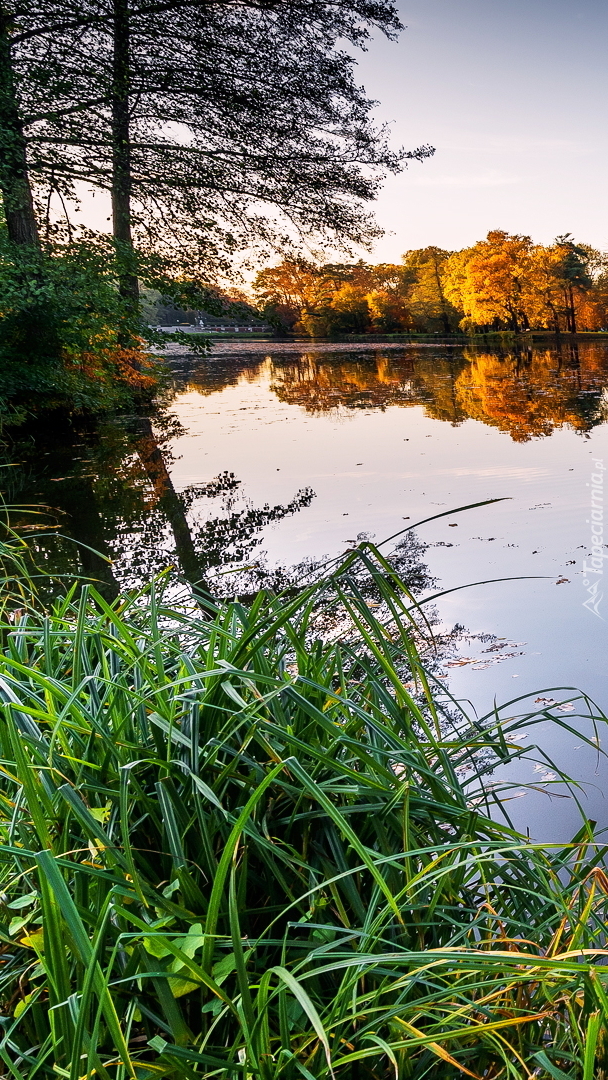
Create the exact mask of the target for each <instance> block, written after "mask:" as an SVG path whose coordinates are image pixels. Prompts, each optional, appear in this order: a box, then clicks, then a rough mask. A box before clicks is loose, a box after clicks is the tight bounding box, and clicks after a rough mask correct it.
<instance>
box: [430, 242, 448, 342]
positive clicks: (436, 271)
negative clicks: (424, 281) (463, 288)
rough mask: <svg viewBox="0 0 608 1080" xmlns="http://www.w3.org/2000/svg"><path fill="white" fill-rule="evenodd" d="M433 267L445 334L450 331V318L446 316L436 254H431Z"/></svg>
mask: <svg viewBox="0 0 608 1080" xmlns="http://www.w3.org/2000/svg"><path fill="white" fill-rule="evenodd" d="M433 269H434V271H435V281H436V282H437V292H438V293H439V303H440V305H441V321H442V323H443V329H444V330H445V332H446V334H449V333H450V320H449V318H448V313H447V308H446V302H445V296H444V295H443V287H442V284H441V277H440V274H439V266H438V260H437V256H436V255H435V256H433Z"/></svg>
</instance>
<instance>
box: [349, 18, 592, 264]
mask: <svg viewBox="0 0 608 1080" xmlns="http://www.w3.org/2000/svg"><path fill="white" fill-rule="evenodd" d="M400 11H401V19H402V22H403V23H404V24H406V27H407V28H406V29H405V30H404V32H403V33H402V35H401V37H400V39H399V41H398V42H397V43H395V42H388V41H386V39H384V38H382V37H381V36H380V35H378V36H377V37H375V38H374V40H373V41H372V43H371V44H370V47H369V50H368V52H367V53H366V54H363V55H359V57H358V61H359V81H360V82H362V83H363V84H364V86H365V88H366V90H367V92H368V94H369V96H370V97H373V98H374V99H376V100H379V102H380V104H379V106H378V108H377V109H376V111H375V115H376V117H377V118H378V119H379V120H381V121H386V122H388V123H390V125H391V133H392V135H391V138H392V141H393V142H394V143H396V144H397V145H403V146H404V147H405V148H406V149H413V148H415V147H416V146H418V145H420V144H422V143H431V144H432V145H433V146H434V147H435V148H436V152H435V156H434V157H433V158H432V159H431V160H429V161H426V162H424V163H423V164H419V163H417V162H413V163H411V164H410V166H409V168H408V170H407V172H405V173H404V174H402V175H400V176H397V177H390V178H389V179H388V180H387V181H386V183H385V185H384V189H383V191H382V192H381V194H380V196H379V198H378V200H377V203H376V207H375V209H376V214H377V218H378V221H379V223H380V225H381V226H382V227H383V228H384V229H385V230H386V235H385V236H384V237H383V239H382V240H381V241H380V242H379V243H378V244H377V246H376V248H375V252H374V254H375V257H376V259H378V260H382V261H384V260H386V261H397V260H398V259H399V258H400V256H401V255H402V253H403V252H404V251H406V250H408V249H409V248H416V247H424V246H426V245H427V244H436V245H438V246H439V247H444V248H448V249H458V248H462V247H465V246H467V245H469V244H472V243H474V242H475V241H476V240H478V239H481V238H483V237H484V236H485V235H486V233H487V232H488V230H489V229H505V230H507V231H508V232H515V233H525V234H528V235H531V236H532V237H533V239H534V240H536V241H538V242H540V243H548V242H550V241H551V240H552V239H553V238H554V237H555V236H556V235H558V234H562V233H566V232H570V233H572V234H573V235H574V236H575V237H576V239H577V240H581V241H585V242H587V243H590V244H593V245H594V246H596V247H599V248H602V249H608V191H607V184H606V180H607V173H608V129H607V125H606V110H607V105H608V64H607V62H606V47H607V45H608V3H606V0H404V2H402V3H401V4H400Z"/></svg>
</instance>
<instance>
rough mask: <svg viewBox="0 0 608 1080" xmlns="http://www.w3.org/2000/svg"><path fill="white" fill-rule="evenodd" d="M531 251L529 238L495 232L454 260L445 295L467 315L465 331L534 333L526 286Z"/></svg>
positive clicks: (465, 317)
mask: <svg viewBox="0 0 608 1080" xmlns="http://www.w3.org/2000/svg"><path fill="white" fill-rule="evenodd" d="M531 249H532V240H531V239H530V237H529V236H519V235H513V236H511V235H509V234H508V233H506V232H503V231H502V230H499V229H495V230H494V231H493V232H489V233H488V235H487V237H486V239H485V240H481V241H479V242H478V243H477V244H475V245H474V246H473V247H471V248H466V249H465V250H464V251H460V252H457V253H455V254H454V255H453V256H452V257H451V258H450V260H449V263H448V267H447V273H446V278H445V295H446V297H447V299H448V300H449V301H450V302H451V303H452V304H453V305H454V307H455V308H457V309H458V310H460V311H462V312H463V314H464V328H467V327H469V326H486V327H492V326H495V327H497V328H498V327H500V326H501V325H502V326H507V327H508V329H510V330H513V331H514V332H515V333H518V332H519V331H521V330H528V329H530V320H529V318H528V311H527V302H526V287H525V283H526V278H527V276H528V275H529V264H530V253H531ZM461 325H463V323H462V322H461Z"/></svg>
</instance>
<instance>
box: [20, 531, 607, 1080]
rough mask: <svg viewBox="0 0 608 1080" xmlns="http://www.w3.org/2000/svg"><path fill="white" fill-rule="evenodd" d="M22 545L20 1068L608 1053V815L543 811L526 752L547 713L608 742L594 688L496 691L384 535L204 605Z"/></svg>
mask: <svg viewBox="0 0 608 1080" xmlns="http://www.w3.org/2000/svg"><path fill="white" fill-rule="evenodd" d="M0 555H1V556H2V561H3V569H4V582H3V585H2V592H3V597H4V601H5V607H4V616H3V623H2V626H1V627H0V633H1V649H0V707H1V709H2V713H3V724H2V727H1V728H0V752H1V755H2V769H1V771H0V850H1V851H2V868H1V871H0V872H1V875H2V883H1V896H0V905H1V906H0V942H1V946H0V948H1V956H2V966H1V967H0V993H1V995H2V1000H3V1009H2V1013H3V1016H2V1034H1V1035H0V1058H1V1059H2V1061H3V1063H4V1069H5V1073H6V1075H7V1076H9V1075H10V1076H12V1077H14V1078H15V1080H34V1077H36V1078H40V1077H45V1076H48V1077H49V1078H51V1077H56V1076H57V1075H59V1076H61V1077H65V1078H66V1080H67V1078H68V1077H83V1076H85V1077H92V1076H99V1077H104V1078H105V1080H110V1078H111V1080H114V1078H115V1077H116V1078H117V1080H126V1078H127V1077H130V1078H132V1080H152V1078H154V1077H157V1078H161V1077H167V1078H172V1080H196V1078H199V1077H200V1078H201V1080H205V1078H209V1080H210V1078H212V1077H214V1078H215V1077H217V1078H219V1080H237V1078H238V1080H241V1078H243V1080H244V1078H245V1077H251V1078H255V1080H296V1078H299V1077H301V1076H304V1077H308V1078H311V1077H313V1078H314V1080H333V1078H335V1080H340V1078H341V1077H343V1078H344V1080H352V1078H353V1077H356V1078H358V1080H362V1078H367V1077H369V1078H372V1077H374V1078H381V1080H385V1078H386V1080H389V1078H390V1077H396V1078H397V1080H401V1078H405V1077H412V1078H420V1080H422V1078H423V1077H428V1078H430V1080H448V1078H453V1080H456V1078H458V1077H461V1076H463V1075H465V1076H471V1077H476V1078H479V1080H481V1078H490V1077H491V1078H493V1080H498V1078H500V1080H502V1078H504V1080H507V1078H514V1077H518V1078H519V1077H524V1076H525V1077H532V1076H534V1077H538V1078H539V1080H555V1078H556V1077H558V1078H559V1080H563V1078H568V1080H600V1078H603V1077H605V1076H606V1075H607V1074H608V1045H607V1034H608V1031H607V1023H608V968H606V966H605V958H606V956H607V955H608V952H607V950H606V931H605V925H606V908H607V905H608V876H607V874H606V871H605V868H604V867H605V854H606V847H605V844H604V838H603V833H602V831H601V830H600V831H599V832H598V833H597V835H596V832H595V826H594V823H593V822H591V821H589V820H588V819H587V818H586V817H585V816H584V813H583V812H582V809H581V821H580V829H579V831H578V832H577V834H576V835H575V836H574V837H573V838H572V840H571V842H570V843H565V844H551V845H546V844H543V843H542V842H538V841H536V840H535V839H534V838H530V836H524V835H521V834H519V833H518V832H516V830H514V829H513V828H512V826H511V824H510V822H509V803H510V800H511V799H512V798H514V797H517V795H518V793H519V792H520V791H521V786H520V785H517V786H515V785H514V784H513V783H511V782H500V781H498V782H497V781H496V779H495V778H494V770H495V768H496V767H497V766H498V765H500V764H506V763H511V764H514V763H516V762H517V761H519V760H522V761H529V760H530V759H531V758H532V759H533V760H542V761H543V763H545V764H547V765H548V764H549V761H548V759H547V757H546V754H544V752H543V751H542V749H540V748H539V747H535V746H534V745H529V746H528V745H527V744H526V748H525V749H524V746H523V745H522V742H523V738H522V737H523V736H524V735H528V736H531V738H530V739H529V741H530V743H532V742H533V734H534V730H535V728H536V726H537V725H539V724H542V723H546V722H547V721H548V720H550V721H551V722H553V723H555V724H557V725H559V726H560V727H561V728H563V729H567V730H570V731H574V729H575V725H577V726H579V725H586V730H587V732H588V734H582V735H581V734H580V730H578V731H577V739H579V740H581V739H583V740H585V741H586V742H588V743H589V744H590V745H592V746H596V747H597V748H598V753H603V751H602V750H601V749H600V742H601V738H602V733H603V728H604V724H605V723H606V717H605V716H604V715H603V714H602V713H601V711H600V710H599V709H598V708H597V706H595V705H594V703H593V702H592V701H590V700H589V699H588V698H586V697H585V696H584V695H581V694H579V693H578V692H576V691H573V690H572V689H571V688H562V689H561V690H560V691H559V692H557V693H556V690H555V688H553V690H552V694H553V695H554V696H556V698H557V699H558V700H557V701H556V704H555V705H553V706H547V705H546V704H543V705H542V706H541V707H539V704H538V703H537V702H534V698H533V697H532V696H526V697H522V698H515V699H513V700H512V701H510V702H507V703H505V705H504V706H502V707H497V708H496V709H495V710H493V711H492V712H491V713H489V714H488V715H486V716H483V717H472V716H470V715H468V714H467V713H466V712H465V711H464V710H463V709H462V708H461V706H460V705H459V703H458V702H456V701H455V700H454V699H452V698H451V697H450V694H449V691H448V690H447V688H446V686H445V685H444V684H443V683H441V681H439V680H437V679H436V678H434V677H433V675H432V674H431V673H430V672H429V671H428V670H426V669H425V667H424V665H423V664H422V662H421V660H420V655H419V652H418V649H417V645H416V641H417V639H418V638H419V636H420V635H421V634H425V633H428V631H427V630H425V624H424V616H423V611H422V610H421V609H420V606H419V605H418V604H417V603H416V601H415V600H414V597H413V596H412V595H411V593H410V592H409V590H408V587H407V585H406V583H405V582H404V581H402V580H401V579H400V578H399V577H398V575H397V574H396V573H395V571H394V570H393V569H392V566H391V563H390V561H388V560H387V559H385V558H384V557H383V556H382V554H381V552H380V550H379V548H377V547H375V546H374V545H373V544H371V543H369V542H364V543H361V544H359V545H358V546H357V547H356V548H354V549H353V550H351V551H349V552H347V553H346V554H345V555H344V556H343V557H341V558H340V559H338V560H336V561H335V562H334V563H333V564H331V565H329V566H328V567H326V568H325V571H324V572H322V573H320V574H319V576H318V577H317V578H316V579H315V580H313V581H312V582H311V584H310V585H306V584H305V583H302V588H301V590H300V592H299V594H298V595H297V596H295V597H294V596H293V595H291V596H289V595H287V596H281V595H280V594H278V595H277V594H274V593H272V592H271V591H262V592H260V593H259V594H258V595H257V596H256V597H255V598H254V599H253V601H252V602H251V603H250V604H247V605H244V604H240V603H231V602H221V603H219V604H217V605H214V604H213V603H212V602H211V601H210V600H206V601H205V600H203V601H202V607H199V608H198V609H197V606H196V604H193V601H192V598H191V597H190V598H189V597H188V596H185V597H184V599H183V602H182V603H180V604H176V602H175V599H173V601H172V603H169V602H168V600H167V598H166V595H165V592H164V587H163V581H162V580H160V581H157V582H156V583H154V584H152V585H150V586H148V587H147V588H146V589H144V590H141V591H139V592H132V593H126V594H124V595H122V596H120V597H118V598H117V599H116V600H115V601H114V602H113V603H108V602H107V601H106V600H104V598H103V596H102V595H101V594H100V593H99V592H97V591H96V590H95V588H94V587H93V586H90V585H87V584H85V583H83V582H82V581H81V582H78V583H77V584H76V585H75V586H73V587H72V588H71V589H69V590H68V592H67V594H66V595H65V597H63V598H61V597H60V598H57V599H55V600H54V601H53V603H52V605H51V607H50V609H49V610H46V611H45V610H41V609H39V604H38V601H37V599H36V595H35V592H34V591H30V593H29V594H28V592H27V589H25V591H24V589H23V588H22V590H21V592H20V594H19V595H18V596H16V597H13V596H12V594H11V581H12V582H13V584H14V582H15V581H22V568H23V561H22V559H23V542H22V541H20V540H19V538H18V537H15V536H14V535H11V534H10V533H8V534H7V535H6V536H5V539H4V543H3V547H2V549H1V550H0ZM15 560H16V562H15ZM361 570H363V571H364V572H365V573H366V574H367V575H369V577H370V578H371V579H372V580H373V582H374V586H375V588H376V590H377V592H378V595H379V600H378V601H376V602H374V604H373V605H372V604H371V603H369V602H368V601H367V600H366V599H365V596H364V594H363V592H362V591H361V586H360V573H361ZM166 583H167V579H165V585H166ZM199 595H200V593H199ZM559 699H561V701H560V700H559ZM564 703H568V708H571V711H570V712H568V715H567V716H565V715H564V714H563V712H560V711H559V705H560V704H562V705H563V704H564ZM536 755H538V758H536ZM535 787H536V788H538V787H540V788H541V789H542V790H544V791H545V792H546V793H547V797H550V796H551V793H552V792H554V793H555V794H556V795H558V794H561V795H562V796H564V795H566V796H568V797H570V798H572V799H575V800H577V799H578V785H577V784H576V783H574V782H573V781H571V780H569V779H568V778H567V777H565V776H563V775H559V774H553V776H551V777H548V778H547V779H546V780H545V781H540V782H539V784H537V785H535ZM579 806H580V801H579Z"/></svg>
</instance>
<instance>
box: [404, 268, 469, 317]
mask: <svg viewBox="0 0 608 1080" xmlns="http://www.w3.org/2000/svg"><path fill="white" fill-rule="evenodd" d="M449 258H450V252H449V251H444V250H443V249H442V248H438V247H427V248H418V249H416V250H414V251H407V252H406V253H405V255H404V256H403V264H404V266H403V269H404V274H403V280H404V284H405V283H407V306H408V311H409V313H410V315H411V318H412V319H413V320H414V322H415V324H416V326H417V327H418V328H419V329H422V330H428V329H431V328H434V327H435V326H437V325H438V326H440V327H441V329H442V330H443V332H444V333H445V334H449V333H451V332H452V331H453V330H456V329H457V327H458V319H459V315H458V312H457V311H456V309H455V308H454V307H453V305H452V304H451V303H450V301H449V300H448V298H447V296H446V293H445V277H446V270H447V265H448V260H449Z"/></svg>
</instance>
